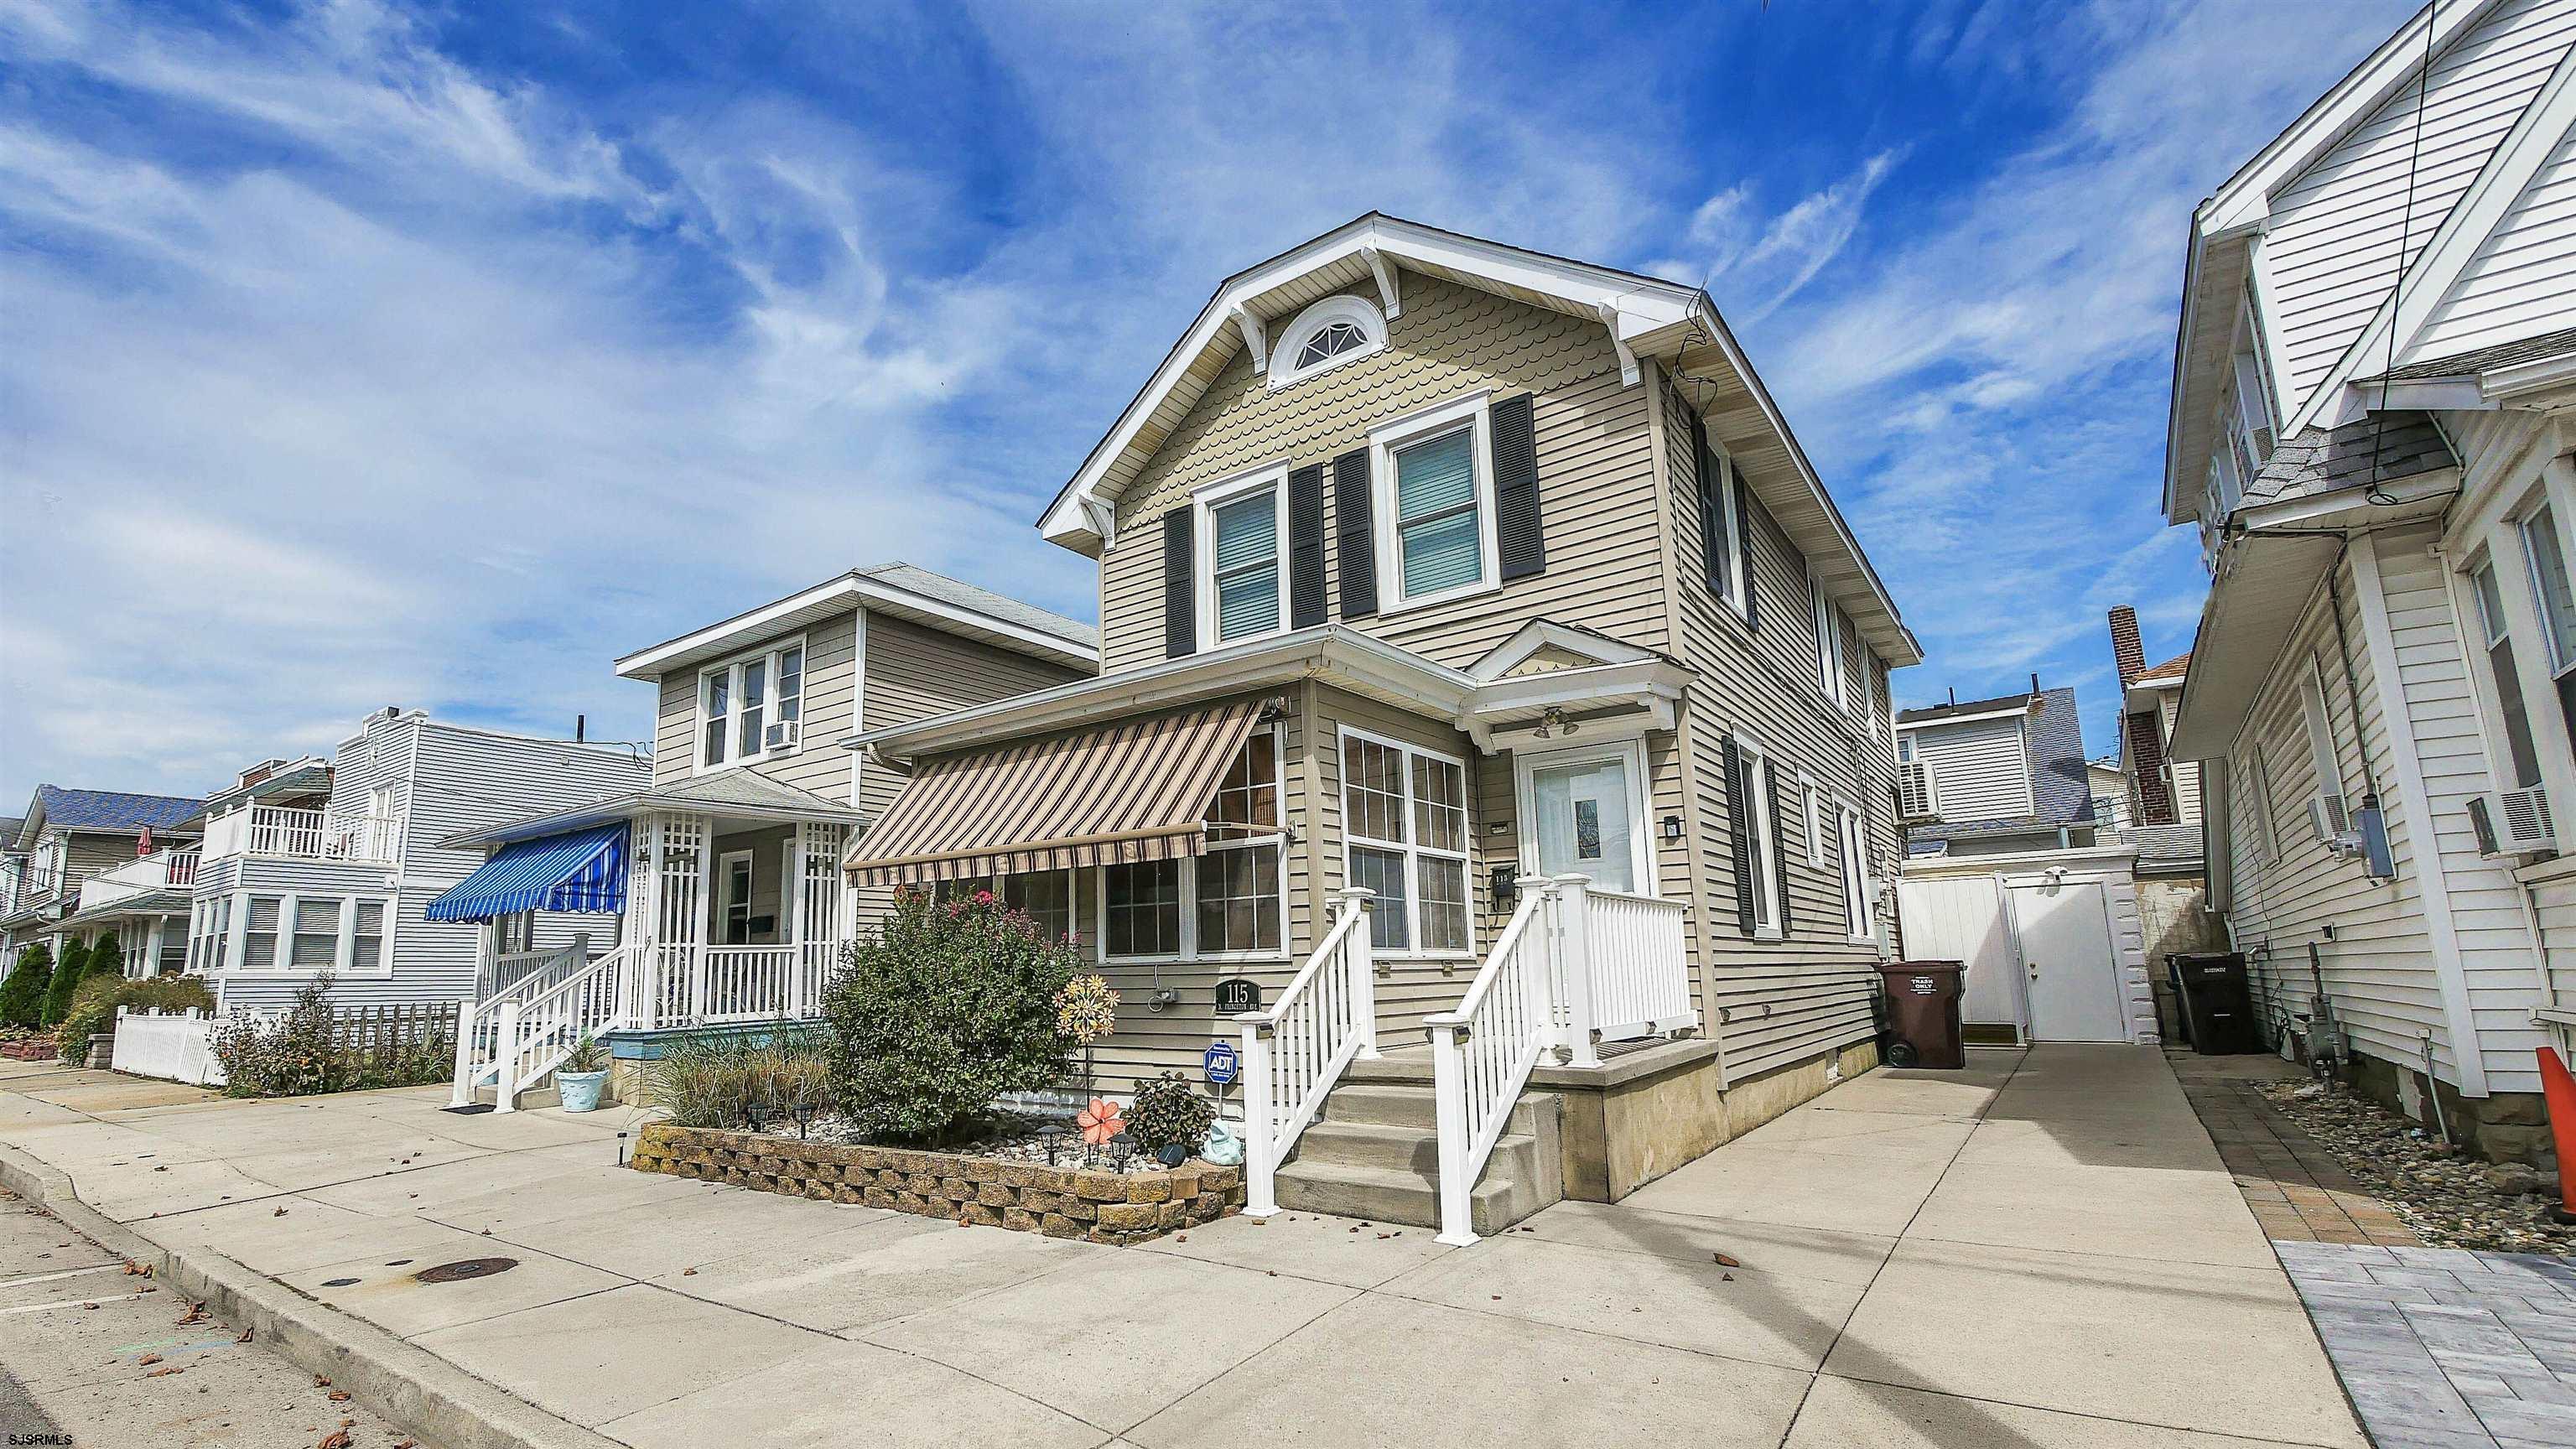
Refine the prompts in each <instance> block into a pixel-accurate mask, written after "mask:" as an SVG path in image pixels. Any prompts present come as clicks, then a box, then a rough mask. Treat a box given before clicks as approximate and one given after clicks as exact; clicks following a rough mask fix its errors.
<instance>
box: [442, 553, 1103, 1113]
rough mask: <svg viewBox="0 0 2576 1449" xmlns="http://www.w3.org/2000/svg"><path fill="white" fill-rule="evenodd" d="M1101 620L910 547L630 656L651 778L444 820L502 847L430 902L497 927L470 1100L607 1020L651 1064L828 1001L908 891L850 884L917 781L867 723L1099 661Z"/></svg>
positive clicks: (980, 697) (471, 1043)
mask: <svg viewBox="0 0 2576 1449" xmlns="http://www.w3.org/2000/svg"><path fill="white" fill-rule="evenodd" d="M1097 641H1098V635H1097V633H1096V631H1094V630H1093V629H1092V628H1091V626H1089V625H1087V624H1080V623H1076V622H1074V621H1073V620H1071V619H1067V618H1064V617H1062V616H1060V615H1057V614H1052V613H1049V612H1048V611H1046V610H1044V609H1040V608H1036V607H1034V606H1032V605H1028V604H1024V603H1021V602H1019V601H1018V600H1015V599H1008V598H1004V597H1003V596H1001V595H999V594H996V593H993V592H991V591H989V590H986V589H981V588H977V587H976V586H974V585H972V584H968V583H964V582H961V581H959V580H957V579H952V578H948V577H946V576H945V575H942V574H937V573H933V572H931V571H930V570H928V569H923V568H917V567H914V566H913V565H911V564H905V563H891V564H881V565H877V566H875V567H871V568H862V569H854V570H852V571H850V572H848V573H845V574H842V575H839V576H838V577H835V578H831V579H827V580H825V581H823V582H822V583H819V584H816V585H814V586H812V587H811V588H806V589H800V590H798V591H797V592H795V593H792V594H789V595H787V596H785V597H784V598H780V599H775V600H772V601H770V602H768V603H765V604H762V605H761V606H759V607H758V608H754V609H750V610H747V611H745V612H743V613H741V614H737V615H735V616H733V617H732V618H729V619H724V620H721V621H718V622H716V623H713V624H709V625H707V626H705V627H704V628H700V629H695V630H692V631H690V632H689V633H687V634H683V635H681V636H680V637H678V638H675V639H669V640H665V641H663V642H662V643H659V644H655V645H653V646H651V647H649V648H645V649H639V650H637V651H635V652H634V653H631V654H628V655H626V656H625V657H623V658H621V659H619V660H617V661H616V669H617V672H618V674H619V675H621V676H623V677H625V678H628V679H633V680H638V681H642V682H645V683H648V684H651V685H652V686H653V688H654V692H655V698H656V709H655V725H654V740H653V750H652V764H651V770H650V774H649V778H643V777H641V775H640V772H639V778H637V779H635V780H634V781H632V782H631V783H630V784H629V785H628V786H627V787H626V788H624V789H621V790H619V791H616V792H614V793H608V794H604V795H601V796H599V797H596V798H591V799H585V800H581V801H577V802H564V803H563V804H561V805H560V806H559V807H557V808H550V809H530V810H525V811H522V812H520V813H517V814H515V815H513V814H510V813H507V812H504V813H501V814H498V815H493V816H487V817H486V818H485V819H484V820H482V821H480V822H475V823H473V824H471V825H468V826H464V827H462V828H459V827H456V826H451V827H449V828H448V830H447V831H445V832H444V833H443V838H442V840H441V843H442V845H443V846H445V847H448V848H451V849H455V850H461V851H466V852H471V853H472V856H473V858H475V859H477V860H480V861H481V865H480V867H479V868H477V869H475V870H474V872H473V874H472V875H470V876H468V877H466V878H465V879H463V880H461V881H458V882H456V883H455V884H454V886H453V887H452V888H451V889H449V890H448V891H446V892H445V893H444V894H443V895H442V896H441V897H440V898H439V899H438V900H437V901H436V902H434V903H433V904H432V905H431V907H430V911H429V914H430V917H431V919H433V920H439V921H447V922H456V923H461V924H460V929H472V927H473V926H477V925H479V926H480V928H481V930H480V934H479V940H480V943H481V944H480V950H481V953H482V960H483V962H484V967H483V970H482V972H481V973H480V978H481V983H482V984H481V987H480V989H479V990H477V991H476V992H475V994H474V995H475V1005H474V1008H473V1010H472V1012H470V1013H469V1015H468V1018H467V1021H466V1027H465V1030H464V1032H463V1033H462V1036H463V1037H464V1039H465V1053H464V1055H463V1056H462V1057H461V1058H460V1062H459V1066H458V1070H457V1078H456V1096H457V1099H458V1100H459V1101H460V1102H463V1101H465V1100H468V1099H469V1098H471V1097H473V1096H475V1095H478V1094H481V1093H484V1092H486V1091H487V1090H488V1091H489V1092H490V1093H491V1094H492V1095H494V1096H495V1097H496V1098H497V1099H498V1101H499V1103H500V1105H502V1106H503V1107H505V1108H506V1107H511V1106H515V1105H516V1103H515V1098H516V1096H517V1094H518V1093H519V1092H520V1091H523V1090H525V1089H527V1088H530V1087H532V1086H535V1085H536V1084H538V1083H539V1082H540V1081H542V1079H543V1078H544V1077H545V1076H546V1074H547V1073H549V1072H551V1071H552V1070H553V1069H554V1067H555V1065H556V1064H557V1063H558V1062H560V1061H561V1060H562V1057H563V1055H564V1053H565V1052H567V1051H568V1050H570V1049H571V1048H572V1046H573V1045H575V1043H577V1042H578V1040H579V1039H580V1038H581V1037H582V1036H584V1035H591V1036H597V1037H601V1038H603V1039H606V1040H607V1041H609V1043H610V1045H611V1048H612V1050H613V1051H614V1052H615V1054H616V1055H617V1056H618V1058H619V1059H620V1060H621V1061H631V1060H637V1059H649V1058H650V1057H652V1056H655V1055H657V1054H658V1053H659V1051H660V1050H661V1046H662V1043H663V1041H664V1040H665V1038H666V1037H667V1036H668V1035H669V1034H671V1033H673V1032H678V1031H697V1030H703V1029H705V1028H707V1027H709V1026H711V1025H712V1026H720V1027H721V1026H732V1025H735V1024H744V1025H748V1026H753V1027H757V1026H760V1025H761V1024H774V1023H777V1022H780V1021H786V1020H794V1019H798V1018H804V1017H810V1016H812V1015H813V1014H814V1013H815V1011H816V1010H817V1009H818V1007H819V1005H820V1003H821V1000H822V989H823V983H824V981H825V979H826V978H827V977H828V976H829V975H830V973H831V971H832V969H833V967H834V966H835V965H836V964H837V963H838V961H839V959H840V954H841V950H842V948H843V947H844V946H845V945H847V944H848V942H849V941H850V939H851V937H852V935H853V933H854V932H855V931H856V930H858V929H859V928H860V927H861V926H862V924H863V923H864V922H865V921H867V920H868V919H870V918H871V917H872V916H874V915H875V914H877V913H880V912H882V910H883V909H884V907H885V905H886V903H887V900H888V899H889V892H887V891H884V890H881V889H878V890H870V889H856V890H853V889H850V888H849V887H847V886H846V885H845V883H844V881H843V879H842V876H841V856H842V853H843V851H844V850H845V849H846V847H847V844H848V840H849V836H850V834H851V832H852V830H853V829H854V828H855V827H856V826H858V825H859V824H861V823H862V822H863V821H869V820H873V819H875V818H876V816H877V815H878V814H879V813H880V812H882V811H883V810H884V809H885V808H886V805H887V803H888V802H890V801H891V800H893V799H894V797H895V796H896V794H897V793H898V792H899V791H900V790H901V789H902V787H903V783H904V778H905V777H904V774H903V772H902V771H901V770H899V769H895V768H893V767H890V766H889V765H887V764H886V763H885V762H884V761H882V760H878V759H872V758H870V757H868V756H866V755H864V754H862V753H860V752H858V751H855V750H853V749H851V748H850V747H849V746H848V744H847V743H846V741H847V739H848V738H849V737H850V736H851V735H852V734H854V733H855V732H858V731H860V730H862V729H871V728H885V727H892V726H896V725H900V724H903V723H905V722H907V721H911V720H916V719H921V718H925V717H927V716H931V715H936V714H942V713H946V712H948V711H951V710H954V709H957V708H959V707H961V706H965V705H974V704H980V703H983V702H985V701H988V700H994V699H1001V698H1007V697H1010V696H1015V695H1020V694H1026V693H1028V692H1030V691H1032V690H1042V689H1046V688H1048V687H1050V686H1054V685H1060V684H1063V683H1065V682H1067V681H1070V680H1079V679H1087V678H1089V677H1090V676H1091V675H1092V674H1093V673H1094V672H1095V671H1096V669H1097V667H1098V659H1099V653H1098V642H1097ZM1015 900H1018V901H1019V902H1020V903H1023V904H1026V905H1028V906H1030V907H1031V908H1032V909H1035V910H1038V911H1041V912H1045V911H1049V910H1054V911H1057V912H1059V913H1060V912H1061V911H1062V909H1063V908H1064V903H1063V902H1062V901H1060V900H1059V901H1053V902H1050V901H1048V900H1046V899H1043V898H1042V897H1039V896H1028V895H1022V896H1015ZM531 912H538V913H563V914H564V919H565V921H567V922H579V921H586V922H589V923H590V924H591V929H592V930H593V931H594V933H595V934H594V937H593V940H592V943H591V945H592V949H591V950H590V951H588V952H587V953H583V952H572V951H568V950H565V949H564V948H563V943H562V941H561V939H560V937H559V936H558V937H549V936H548V935H547V934H546V933H545V932H544V931H543V930H532V929H531V928H530V927H529V926H527V925H526V924H524V923H525V922H528V921H530V920H532V919H535V918H534V917H531V915H530V913H531ZM603 946H605V947H607V948H608V949H605V950H602V949H600V948H601V947H603ZM505 1014H506V1020H505Z"/></svg>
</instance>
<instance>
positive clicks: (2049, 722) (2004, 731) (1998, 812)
mask: <svg viewBox="0 0 2576 1449" xmlns="http://www.w3.org/2000/svg"><path fill="white" fill-rule="evenodd" d="M1896 758H1897V777H1898V787H1899V799H1900V806H1901V808H1902V809H1903V811H1904V815H1905V845H1906V853H1907V854H1909V855H2010V854H2016V853H2019V852H2023V851H2031V850H2066V849H2070V848H2072V847H2075V846H2079V845H2091V844H2092V843H2093V832H2094V828H2095V825H2096V821H2095V820H2094V815H2093V787H2092V776H2091V772H2090V770H2089V768H2088V766H2087V765H2086V763H2085V759H2084V726H2083V721H2082V719H2081V718H2080V717H2079V716H2078V715H2077V713H2076V708H2075V691H2074V690H2072V689H2047V690H2043V689H2041V688H2040V687H2039V679H2038V677H2037V676H2036V675H2034V676H2032V678H2031V687H2030V689H2029V691H2028V692H2026V693H2023V694H2008V695H2003V696H2001V697H1999V698H1995V699H1972V700H1968V701H1966V702H1965V703H1960V702H1958V701H1956V700H1953V701H1952V702H1950V703H1948V704H1938V705H1933V706H1930V707H1928V708H1924V709H1908V710H1900V711H1898V713H1897V716H1896Z"/></svg>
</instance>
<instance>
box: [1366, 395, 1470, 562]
mask: <svg viewBox="0 0 2576 1449" xmlns="http://www.w3.org/2000/svg"><path fill="white" fill-rule="evenodd" d="M1492 436H1493V433H1492V424H1491V400H1490V399H1489V398H1488V397H1487V396H1486V395H1485V394H1483V393H1478V394H1476V395H1474V396H1472V397H1466V398H1461V399H1458V400H1457V401H1455V402H1450V403H1444V404H1442V405H1441V406H1439V407H1437V408H1433V409H1430V410H1428V411H1426V412H1421V413H1416V414H1414V415H1413V416H1411V417H1407V418H1400V419H1398V420H1396V421H1395V422H1392V423H1387V424H1384V425H1382V426H1380V427H1377V428H1374V429H1372V430H1371V431H1370V433H1369V451H1370V461H1371V468H1372V471H1373V473H1374V478H1375V491H1376V499H1375V509H1376V516H1377V518H1378V519H1379V520H1380V522H1379V524H1378V578H1379V580H1380V587H1381V588H1382V590H1383V592H1382V594H1381V596H1380V599H1379V605H1378V607H1379V608H1380V609H1381V610H1382V611H1392V610H1396V609H1403V608H1410V607H1412V606H1414V605H1417V604H1427V603H1432V602H1435V601H1437V600H1441V599H1450V598H1456V597H1459V596H1461V595H1465V594H1473V593H1480V592H1482V591H1484V590H1486V589H1491V588H1496V587H1499V586H1500V584H1501V574H1500V571H1499V564H1498V563H1497V557H1496V546H1495V540H1494V476H1493V464H1492V458H1493V445H1492Z"/></svg>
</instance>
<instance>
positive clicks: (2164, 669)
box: [2129, 650, 2191, 684]
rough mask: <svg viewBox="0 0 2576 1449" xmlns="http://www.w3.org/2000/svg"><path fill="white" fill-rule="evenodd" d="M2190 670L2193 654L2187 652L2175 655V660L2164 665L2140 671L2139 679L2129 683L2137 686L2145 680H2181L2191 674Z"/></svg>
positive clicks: (2172, 659) (2167, 661)
mask: <svg viewBox="0 0 2576 1449" xmlns="http://www.w3.org/2000/svg"><path fill="white" fill-rule="evenodd" d="M2190 669H2191V652H2190V651H2189V650H2185V651H2183V652H2182V653H2180V654H2177V655H2175V656H2174V657H2173V658H2171V659H2168V660H2166V661H2165V662H2164V663H2162V664H2158V665H2155V666H2153V667H2151V668H2147V669H2141V670H2139V671H2138V677H2137V678H2136V679H2132V680H2130V681H2129V682H2130V683H2131V684H2137V683H2139V682H2141V681H2143V680H2149V679H2180V678H2182V677H2183V675H2184V674H2185V673H2187V672H2189V671H2190Z"/></svg>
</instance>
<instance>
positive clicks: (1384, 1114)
mask: <svg viewBox="0 0 2576 1449" xmlns="http://www.w3.org/2000/svg"><path fill="white" fill-rule="evenodd" d="M1555 1111H1556V1107H1555V1099H1554V1098H1553V1097H1552V1096H1550V1095H1549V1094H1547V1093H1543V1092H1524V1093H1522V1094H1521V1099H1520V1101H1518V1102H1517V1103H1514V1104H1513V1106H1512V1125H1511V1126H1510V1127H1509V1128H1508V1129H1507V1130H1508V1131H1512V1132H1536V1131H1538V1130H1539V1128H1538V1121H1539V1118H1540V1116H1542V1115H1550V1116H1552V1115H1554V1113H1555ZM1320 1116H1321V1117H1322V1118H1323V1120H1326V1121H1331V1122H1348V1123H1364V1124H1368V1125H1371V1126H1379V1127H1413V1128H1418V1129H1420V1130H1421V1131H1424V1132H1429V1131H1431V1130H1433V1128H1434V1127H1436V1126H1437V1125H1438V1123H1439V1098H1438V1097H1437V1095H1436V1094H1434V1093H1433V1092H1432V1090H1431V1088H1430V1087H1429V1086H1427V1085H1416V1084H1413V1083H1409V1082H1357V1081H1347V1080H1346V1081H1344V1082H1343V1083H1341V1085H1339V1086H1337V1087H1335V1088H1333V1090H1332V1092H1331V1094H1330V1095H1328V1096H1326V1097H1325V1098H1324V1110H1323V1111H1322V1113H1321V1114H1320ZM1307 1130H1309V1131H1312V1130H1313V1129H1312V1128H1309V1129H1307Z"/></svg>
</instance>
